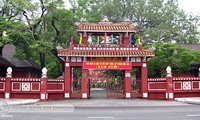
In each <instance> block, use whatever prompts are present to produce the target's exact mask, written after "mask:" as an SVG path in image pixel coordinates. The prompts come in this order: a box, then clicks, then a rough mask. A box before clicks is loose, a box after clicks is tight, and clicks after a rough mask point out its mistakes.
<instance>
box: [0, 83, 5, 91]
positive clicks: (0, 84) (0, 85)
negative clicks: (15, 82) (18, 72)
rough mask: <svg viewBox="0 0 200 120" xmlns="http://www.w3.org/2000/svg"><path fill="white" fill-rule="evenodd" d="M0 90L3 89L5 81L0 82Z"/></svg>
mask: <svg viewBox="0 0 200 120" xmlns="http://www.w3.org/2000/svg"><path fill="white" fill-rule="evenodd" d="M0 90H1V91H4V90H5V83H4V82H0Z"/></svg>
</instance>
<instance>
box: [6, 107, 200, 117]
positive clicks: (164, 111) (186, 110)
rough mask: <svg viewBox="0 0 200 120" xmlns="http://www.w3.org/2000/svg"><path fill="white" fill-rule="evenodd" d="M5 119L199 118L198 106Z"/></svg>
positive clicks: (85, 110) (93, 110) (80, 110)
mask: <svg viewBox="0 0 200 120" xmlns="http://www.w3.org/2000/svg"><path fill="white" fill-rule="evenodd" d="M9 115H12V116H8V117H7V118H4V119H5V120H27V119H28V120H58V119H59V120H199V119H200V106H199V105H187V106H146V107H145V106H143V107H142V106H136V107H77V108H75V110H74V112H66V113H60V112H53V113H9Z"/></svg>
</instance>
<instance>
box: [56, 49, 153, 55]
mask: <svg viewBox="0 0 200 120" xmlns="http://www.w3.org/2000/svg"><path fill="white" fill-rule="evenodd" d="M154 55H155V54H154V51H152V50H144V49H143V50H130V49H129V50H127V49H126V50H120V49H119V50H110V49H109V50H107V49H106V50H102V49H101V50H97V49H96V50H94V49H84V50H83V49H82V50H77V49H76V50H75V49H72V48H68V49H62V50H58V56H82V57H84V56H85V57H127V56H130V57H131V56H149V57H150V56H154Z"/></svg>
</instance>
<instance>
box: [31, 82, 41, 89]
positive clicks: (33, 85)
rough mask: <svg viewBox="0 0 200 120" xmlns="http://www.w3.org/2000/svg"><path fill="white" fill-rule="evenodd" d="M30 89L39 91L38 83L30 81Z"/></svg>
mask: <svg viewBox="0 0 200 120" xmlns="http://www.w3.org/2000/svg"><path fill="white" fill-rule="evenodd" d="M31 91H40V83H39V82H32V83H31Z"/></svg>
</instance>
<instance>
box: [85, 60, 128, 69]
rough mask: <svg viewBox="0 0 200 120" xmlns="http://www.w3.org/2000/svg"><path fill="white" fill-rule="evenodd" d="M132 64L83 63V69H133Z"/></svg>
mask: <svg viewBox="0 0 200 120" xmlns="http://www.w3.org/2000/svg"><path fill="white" fill-rule="evenodd" d="M131 68H132V64H131V62H83V69H131Z"/></svg>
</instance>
